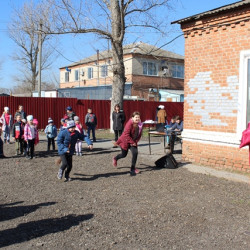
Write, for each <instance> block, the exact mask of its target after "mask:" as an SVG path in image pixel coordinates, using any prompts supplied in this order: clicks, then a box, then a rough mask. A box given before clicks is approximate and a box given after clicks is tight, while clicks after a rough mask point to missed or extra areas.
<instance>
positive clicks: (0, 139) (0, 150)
mask: <svg viewBox="0 0 250 250" xmlns="http://www.w3.org/2000/svg"><path fill="white" fill-rule="evenodd" d="M1 156H3V140H2V138H1V137H0V157H1Z"/></svg>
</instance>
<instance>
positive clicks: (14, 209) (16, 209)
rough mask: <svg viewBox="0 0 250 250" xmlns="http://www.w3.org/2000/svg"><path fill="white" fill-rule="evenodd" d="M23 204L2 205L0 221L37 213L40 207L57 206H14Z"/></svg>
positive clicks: (48, 203) (50, 203) (41, 204)
mask: <svg viewBox="0 0 250 250" xmlns="http://www.w3.org/2000/svg"><path fill="white" fill-rule="evenodd" d="M20 203H23V201H19V202H16V203H11V204H1V205H0V221H6V220H11V219H15V218H18V217H21V216H25V215H27V214H29V213H32V212H34V211H36V210H37V209H38V208H40V207H47V206H51V205H54V204H56V202H45V203H38V204H35V205H27V206H13V205H16V204H20Z"/></svg>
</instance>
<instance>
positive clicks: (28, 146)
mask: <svg viewBox="0 0 250 250" xmlns="http://www.w3.org/2000/svg"><path fill="white" fill-rule="evenodd" d="M4 110H5V113H4V114H3V117H4V120H5V121H3V119H1V120H0V122H2V125H3V126H2V127H3V128H4V125H7V123H8V124H9V125H8V126H10V127H11V121H12V117H11V115H10V114H9V109H8V108H7V107H5V108H4ZM66 111H67V113H66V114H65V116H64V117H63V119H61V126H60V129H59V134H58V135H57V128H56V126H55V125H54V122H53V120H52V118H49V119H48V125H47V126H46V128H45V133H46V135H47V139H48V144H47V151H48V152H49V151H50V147H51V145H52V149H53V150H55V139H56V137H57V147H58V154H59V156H60V162H61V167H60V169H59V171H58V174H57V178H58V179H62V177H63V175H64V177H65V181H70V180H71V178H70V171H71V169H72V156H73V154H74V153H75V154H76V155H77V156H81V155H82V151H81V150H82V141H86V143H87V144H88V148H89V149H90V150H92V148H93V143H92V141H91V140H90V132H91V131H92V137H93V142H95V141H96V137H95V127H96V125H97V119H96V116H95V114H93V113H92V109H91V108H89V109H88V113H87V115H86V116H85V124H86V126H87V128H88V133H86V132H85V130H84V128H83V125H82V124H81V122H80V119H79V117H78V116H77V115H76V114H75V113H74V112H73V110H72V108H71V107H67V109H66ZM24 114H25V113H24ZM24 114H23V113H21V112H20V111H18V112H17V113H16V115H15V119H16V122H15V124H14V126H13V135H12V136H13V138H14V141H15V145H16V155H19V154H24V155H26V157H28V158H29V159H32V158H33V157H34V146H35V145H36V144H37V143H38V142H39V137H38V130H37V125H38V122H37V120H35V119H34V118H33V116H32V115H28V116H27V118H26V119H25V118H24ZM112 119H113V121H114V123H115V125H114V130H115V131H116V130H117V131H116V133H115V137H116V138H115V141H114V146H115V147H116V146H120V148H121V153H119V154H118V155H117V156H115V157H114V158H113V166H114V167H117V161H118V160H120V159H122V158H125V157H126V156H127V154H128V150H130V151H131V153H132V163H131V169H130V174H131V175H136V174H138V173H139V170H138V169H136V168H135V165H136V161H137V156H138V148H137V147H138V142H139V140H140V138H141V135H142V128H143V123H141V120H140V113H139V112H134V113H133V114H132V117H131V118H130V119H129V121H128V122H127V123H126V126H125V128H124V127H123V126H124V122H125V115H124V113H123V112H122V111H121V110H120V106H119V105H116V106H115V109H114V113H113V116H112ZM175 119H176V120H177V125H175V124H176V123H175ZM175 119H172V123H173V124H172V127H171V129H172V128H174V126H176V128H175V129H179V127H178V126H181V125H180V123H179V122H178V119H179V118H178V117H177V118H175ZM26 120H27V122H26ZM178 124H179V125H178ZM0 125H1V124H0ZM0 127H1V126H0ZM123 128H124V131H123ZM3 130H4V133H5V135H4V142H6V143H9V141H10V136H8V129H6V127H5V128H4V129H3ZM0 133H1V131H0ZM118 135H119V137H118ZM2 145H3V142H2V141H1V139H0V157H2V156H3V157H4V155H3V150H2Z"/></svg>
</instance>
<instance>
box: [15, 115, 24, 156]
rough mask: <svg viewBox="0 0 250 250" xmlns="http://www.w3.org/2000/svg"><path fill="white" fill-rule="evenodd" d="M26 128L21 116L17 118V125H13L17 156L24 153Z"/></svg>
mask: <svg viewBox="0 0 250 250" xmlns="http://www.w3.org/2000/svg"><path fill="white" fill-rule="evenodd" d="M24 126H25V124H24V123H23V122H22V120H21V116H20V115H17V116H16V123H15V124H14V125H13V130H12V137H13V140H14V141H15V148H16V155H19V154H23V152H24Z"/></svg>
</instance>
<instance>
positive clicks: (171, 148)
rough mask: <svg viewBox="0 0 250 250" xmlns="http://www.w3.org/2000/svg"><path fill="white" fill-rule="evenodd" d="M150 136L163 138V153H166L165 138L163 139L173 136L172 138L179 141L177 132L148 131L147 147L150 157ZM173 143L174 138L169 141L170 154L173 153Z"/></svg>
mask: <svg viewBox="0 0 250 250" xmlns="http://www.w3.org/2000/svg"><path fill="white" fill-rule="evenodd" d="M151 135H155V136H163V137H164V143H163V147H164V153H166V138H165V137H167V136H174V137H178V138H179V139H181V135H180V132H179V131H172V130H167V131H165V132H158V131H150V130H149V132H148V146H149V154H150V155H151V140H150V136H151ZM174 142H175V138H174V139H172V140H171V145H170V152H171V153H173V152H174Z"/></svg>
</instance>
